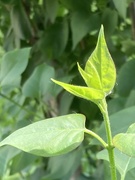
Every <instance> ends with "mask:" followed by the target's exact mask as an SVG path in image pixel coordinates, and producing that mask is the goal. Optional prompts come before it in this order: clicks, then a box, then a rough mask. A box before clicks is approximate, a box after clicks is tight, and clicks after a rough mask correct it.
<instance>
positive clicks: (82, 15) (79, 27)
mask: <svg viewBox="0 0 135 180" xmlns="http://www.w3.org/2000/svg"><path fill="white" fill-rule="evenodd" d="M95 22H97V23H95ZM98 22H99V17H98V15H95V14H94V15H93V14H89V13H86V11H85V12H83V11H77V12H74V13H73V14H72V16H71V30H72V41H73V46H72V49H74V48H75V47H76V45H77V44H78V43H79V41H81V40H82V38H83V37H84V36H86V35H87V34H88V33H89V32H90V31H94V30H97V29H98V28H99V24H100V22H99V23H98Z"/></svg>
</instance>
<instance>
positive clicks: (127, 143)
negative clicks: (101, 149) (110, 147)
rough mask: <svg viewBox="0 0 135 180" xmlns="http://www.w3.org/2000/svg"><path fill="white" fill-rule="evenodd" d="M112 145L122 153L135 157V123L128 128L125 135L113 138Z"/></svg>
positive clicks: (121, 134)
mask: <svg viewBox="0 0 135 180" xmlns="http://www.w3.org/2000/svg"><path fill="white" fill-rule="evenodd" d="M113 144H114V146H115V147H116V148H118V149H119V150H120V151H122V152H123V153H125V154H127V155H129V156H133V157H135V123H134V124H132V125H131V126H130V127H129V128H128V130H127V132H126V133H120V134H117V135H116V136H114V138H113Z"/></svg>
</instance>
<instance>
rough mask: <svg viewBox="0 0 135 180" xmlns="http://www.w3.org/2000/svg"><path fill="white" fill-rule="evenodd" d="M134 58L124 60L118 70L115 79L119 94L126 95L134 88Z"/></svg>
mask: <svg viewBox="0 0 135 180" xmlns="http://www.w3.org/2000/svg"><path fill="white" fill-rule="evenodd" d="M134 76H135V59H134V60H131V61H128V62H126V63H125V64H124V65H123V66H122V67H121V69H120V71H119V76H118V79H117V84H118V85H117V86H116V88H117V91H118V93H119V94H120V95H121V96H124V97H125V96H128V95H129V93H130V91H131V90H132V89H134V88H135V80H134V78H133V77H134Z"/></svg>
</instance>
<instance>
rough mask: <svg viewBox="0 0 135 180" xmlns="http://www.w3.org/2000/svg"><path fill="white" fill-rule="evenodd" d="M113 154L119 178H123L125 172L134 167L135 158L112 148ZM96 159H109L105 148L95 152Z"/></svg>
mask: <svg viewBox="0 0 135 180" xmlns="http://www.w3.org/2000/svg"><path fill="white" fill-rule="evenodd" d="M114 154H115V165H116V168H117V170H118V171H119V173H120V174H121V179H122V178H123V179H124V178H125V176H126V173H127V172H128V171H130V170H131V169H133V168H134V167H135V158H132V157H129V156H127V155H126V154H123V153H122V152H120V151H119V150H118V149H114ZM97 158H98V159H103V160H106V161H109V157H108V152H107V150H103V151H100V152H99V153H98V154H97Z"/></svg>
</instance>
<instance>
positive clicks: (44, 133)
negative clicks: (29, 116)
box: [0, 114, 85, 157]
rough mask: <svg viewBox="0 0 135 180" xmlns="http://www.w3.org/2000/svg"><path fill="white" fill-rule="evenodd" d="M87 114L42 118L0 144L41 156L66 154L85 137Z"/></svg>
mask: <svg viewBox="0 0 135 180" xmlns="http://www.w3.org/2000/svg"><path fill="white" fill-rule="evenodd" d="M84 129H85V116H84V115H81V114H70V115H66V116H59V117H56V118H50V119H46V120H42V121H39V122H36V123H33V124H31V125H28V126H26V127H24V128H21V129H18V130H17V131H15V132H14V133H12V134H11V135H9V136H8V137H7V138H6V139H4V140H3V141H2V142H1V143H0V146H3V145H11V146H14V147H16V148H18V149H21V150H23V151H25V152H28V153H32V154H35V155H39V156H46V157H48V156H55V155H60V154H65V153H67V152H69V151H71V150H73V149H75V148H76V147H78V146H79V145H80V144H81V142H82V141H83V138H84Z"/></svg>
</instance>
